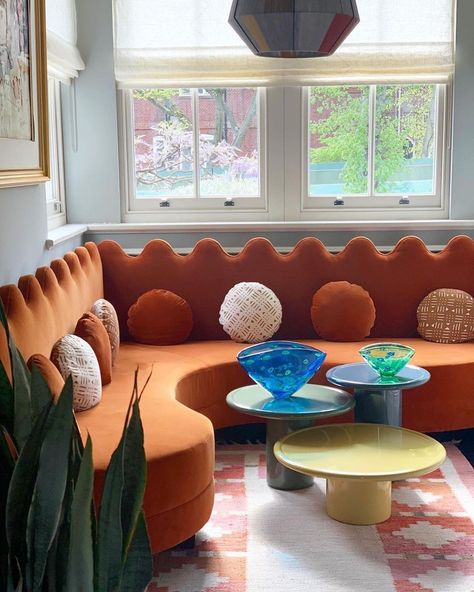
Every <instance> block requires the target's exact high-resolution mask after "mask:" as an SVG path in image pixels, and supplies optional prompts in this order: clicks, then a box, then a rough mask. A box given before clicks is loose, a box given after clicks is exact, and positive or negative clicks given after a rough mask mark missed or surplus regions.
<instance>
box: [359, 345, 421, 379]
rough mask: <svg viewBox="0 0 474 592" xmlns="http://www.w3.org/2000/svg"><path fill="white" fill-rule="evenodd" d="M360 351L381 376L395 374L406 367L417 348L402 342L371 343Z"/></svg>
mask: <svg viewBox="0 0 474 592" xmlns="http://www.w3.org/2000/svg"><path fill="white" fill-rule="evenodd" d="M359 353H360V355H361V356H362V357H363V358H364V360H365V361H366V362H367V364H369V366H371V367H372V368H373V369H374V370H375V371H376V372H378V373H379V374H380V376H395V375H396V374H398V372H400V370H402V369H403V368H405V366H406V365H407V364H408V362H409V361H410V360H411V358H412V357H413V354H414V353H415V350H414V349H413V348H412V347H409V346H408V345H402V344H401V343H371V344H370V345H366V346H365V347H363V348H362V349H360V350H359Z"/></svg>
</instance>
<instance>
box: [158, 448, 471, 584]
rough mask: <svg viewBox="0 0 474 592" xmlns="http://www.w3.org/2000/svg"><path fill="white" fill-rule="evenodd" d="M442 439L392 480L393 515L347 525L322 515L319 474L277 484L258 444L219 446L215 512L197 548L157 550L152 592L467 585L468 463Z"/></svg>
mask: <svg viewBox="0 0 474 592" xmlns="http://www.w3.org/2000/svg"><path fill="white" fill-rule="evenodd" d="M446 448H447V451H448V458H447V459H446V461H445V463H444V464H443V466H442V467H441V468H440V469H438V470H437V471H434V472H433V473H431V474H429V475H426V476H425V477H422V478H417V479H409V480H407V481H400V482H398V483H394V489H393V516H392V518H391V519H390V520H388V521H387V522H384V523H383V524H379V525H376V526H350V525H346V524H341V523H339V522H336V521H334V520H331V519H330V518H329V517H328V516H327V515H326V513H325V509H324V499H325V493H324V491H325V481H324V480H323V479H315V485H314V487H311V488H309V489H305V490H300V491H294V492H289V491H277V490H274V489H271V488H269V487H267V485H266V482H265V453H264V450H263V447H262V446H238V445H234V446H222V447H218V449H217V455H216V472H215V476H216V500H215V506H214V512H213V515H212V518H211V520H210V521H209V523H208V524H207V525H206V526H205V527H204V528H203V529H202V530H201V531H200V532H199V533H198V535H197V542H196V547H195V548H194V549H193V550H191V551H178V550H174V551H170V552H166V553H162V554H160V555H158V556H156V557H155V564H154V573H155V578H154V579H153V582H152V584H151V585H150V587H149V592H312V591H317V592H473V591H474V556H473V554H474V503H473V496H472V493H473V491H474V470H473V469H472V467H471V466H470V464H469V463H468V462H467V460H466V459H465V458H464V457H463V456H462V454H461V453H460V452H459V451H458V450H457V448H456V447H455V446H454V445H452V444H448V445H447V446H446Z"/></svg>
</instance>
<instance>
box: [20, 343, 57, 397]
mask: <svg viewBox="0 0 474 592" xmlns="http://www.w3.org/2000/svg"><path fill="white" fill-rule="evenodd" d="M27 364H28V368H29V369H30V370H32V367H33V365H35V366H36V367H37V368H38V370H39V371H40V374H41V376H42V377H43V378H44V381H45V382H46V384H47V385H48V388H49V390H50V391H51V394H52V395H53V398H54V399H55V400H57V399H58V398H59V395H60V394H61V392H62V390H63V388H64V378H63V377H62V376H61V374H60V372H59V370H58V369H57V368H56V366H55V365H54V364H53V362H51V360H50V359H49V358H47V357H46V356H43V354H33V355H32V356H31V357H30V359H29V360H28V362H27Z"/></svg>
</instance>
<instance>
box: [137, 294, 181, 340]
mask: <svg viewBox="0 0 474 592" xmlns="http://www.w3.org/2000/svg"><path fill="white" fill-rule="evenodd" d="M127 327H128V330H129V332H130V335H131V336H132V337H133V339H134V340H135V341H138V343H146V344H148V345H177V344H178V343H183V342H184V341H186V339H187V338H188V337H189V334H190V333H191V330H192V328H193V313H192V311H191V308H190V306H189V304H188V303H187V302H186V300H184V298H181V296H178V294H175V293H174V292H169V291H168V290H149V291H148V292H145V294H142V295H141V296H140V298H139V299H138V300H137V301H136V302H135V304H132V306H131V307H130V308H129V309H128V320H127Z"/></svg>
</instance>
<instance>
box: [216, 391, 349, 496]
mask: <svg viewBox="0 0 474 592" xmlns="http://www.w3.org/2000/svg"><path fill="white" fill-rule="evenodd" d="M227 403H228V405H229V406H230V407H232V408H233V409H235V410H236V411H239V412H240V413H245V414H247V415H254V416H256V417H261V418H263V419H266V420H267V446H266V454H267V483H268V485H270V487H273V488H275V489H285V490H293V489H303V488H305V487H310V486H311V485H312V484H313V482H314V479H313V477H311V476H308V475H303V474H301V473H297V472H296V471H293V470H292V469H288V468H287V467H284V466H283V465H282V464H280V463H279V462H278V461H277V460H276V458H275V455H274V454H273V447H274V445H275V442H277V440H280V438H283V436H286V435H287V434H289V433H291V432H294V431H295V430H301V429H303V428H307V427H311V426H312V425H313V423H314V420H315V419H319V418H323V417H330V416H333V415H340V414H341V413H345V412H346V411H350V410H351V409H352V408H353V407H354V399H353V397H352V396H351V395H350V394H349V393H346V392H345V391H342V390H340V389H336V388H332V387H328V386H320V385H317V384H306V385H305V386H304V387H303V388H301V389H300V390H299V391H298V392H297V393H295V394H294V395H293V396H292V397H290V398H288V399H279V400H277V399H274V398H273V397H272V396H270V395H269V394H268V392H267V391H266V390H265V389H263V388H262V387H260V386H258V385H251V386H244V387H241V388H238V389H235V390H233V391H231V392H230V393H229V394H228V395H227Z"/></svg>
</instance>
